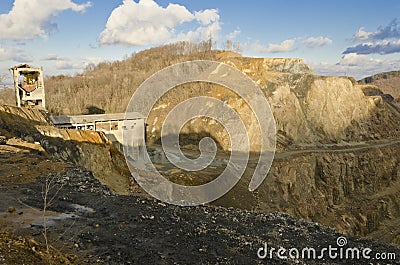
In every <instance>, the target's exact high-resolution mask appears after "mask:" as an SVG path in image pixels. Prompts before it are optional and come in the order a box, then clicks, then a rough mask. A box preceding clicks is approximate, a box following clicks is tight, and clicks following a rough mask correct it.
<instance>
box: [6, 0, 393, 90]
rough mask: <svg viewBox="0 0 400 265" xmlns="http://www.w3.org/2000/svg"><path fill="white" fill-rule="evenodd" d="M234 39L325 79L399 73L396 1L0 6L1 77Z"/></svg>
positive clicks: (45, 0) (189, 0) (97, 0)
mask: <svg viewBox="0 0 400 265" xmlns="http://www.w3.org/2000/svg"><path fill="white" fill-rule="evenodd" d="M209 36H212V38H213V40H214V41H215V45H216V48H223V43H225V42H226V41H227V40H231V41H233V42H236V43H240V46H241V48H242V49H243V51H242V54H243V55H245V56H252V57H300V58H303V59H304V60H305V61H306V62H307V63H308V64H310V65H311V66H312V67H313V68H314V70H315V71H316V72H317V73H319V74H322V75H349V76H355V77H356V78H357V79H359V78H362V77H365V76H368V75H372V74H375V73H378V72H383V71H390V70H400V1H398V0H379V1H378V0H374V1H372V0H363V1H357V0H326V1H321V0H313V1H311V0H307V1H302V0H264V1H262V0H246V1H244V0H91V1H87V0H1V1H0V76H6V77H7V79H6V81H5V82H6V83H9V82H10V81H11V74H10V73H9V72H8V70H7V69H8V68H9V67H11V66H14V65H16V64H19V63H28V64H32V65H34V66H43V68H44V71H45V74H47V75H58V74H70V75H74V74H76V73H80V72H82V70H83V69H84V68H85V66H86V65H88V64H90V63H98V62H101V61H114V60H122V59H123V58H125V57H126V56H130V55H131V54H132V53H133V52H137V51H140V50H143V49H146V48H149V47H153V46H157V45H160V44H165V43H170V42H174V41H179V40H189V41H200V40H205V39H208V38H209Z"/></svg>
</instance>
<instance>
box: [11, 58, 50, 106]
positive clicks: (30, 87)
mask: <svg viewBox="0 0 400 265" xmlns="http://www.w3.org/2000/svg"><path fill="white" fill-rule="evenodd" d="M10 71H11V72H12V73H13V78H14V89H15V97H16V103H17V106H18V107H21V106H22V107H24V106H25V107H27V106H31V107H36V108H43V109H45V108H46V102H45V90H44V82H43V69H42V68H35V67H31V66H29V65H27V64H20V65H17V66H14V67H12V68H10Z"/></svg>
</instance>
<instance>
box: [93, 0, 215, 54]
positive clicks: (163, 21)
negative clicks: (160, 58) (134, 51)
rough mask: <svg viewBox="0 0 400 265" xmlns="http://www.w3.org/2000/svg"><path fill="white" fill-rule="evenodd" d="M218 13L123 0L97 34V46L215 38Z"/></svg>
mask: <svg viewBox="0 0 400 265" xmlns="http://www.w3.org/2000/svg"><path fill="white" fill-rule="evenodd" d="M219 19H220V17H219V14H218V10H216V9H207V10H203V11H199V12H194V13H191V12H190V11H189V10H187V9H186V7H184V6H182V5H177V4H169V5H168V6H167V7H165V8H164V7H162V6H159V5H158V4H157V3H156V2H154V0H140V1H139V2H138V3H136V2H135V1H133V0H123V3H122V5H120V6H119V7H117V8H115V9H114V10H113V11H112V13H111V15H110V17H109V18H108V21H107V24H106V27H105V29H104V30H103V32H101V33H100V35H99V39H98V40H99V42H100V44H101V45H114V44H123V45H137V46H145V45H151V44H160V43H165V42H170V41H174V40H205V39H208V38H209V36H210V35H211V36H212V37H213V38H216V37H217V35H218V32H219V31H220V29H221V27H220V23H219ZM188 22H197V28H196V29H194V30H191V31H188V32H179V33H177V32H176V31H177V28H178V27H179V26H181V25H182V24H184V23H188Z"/></svg>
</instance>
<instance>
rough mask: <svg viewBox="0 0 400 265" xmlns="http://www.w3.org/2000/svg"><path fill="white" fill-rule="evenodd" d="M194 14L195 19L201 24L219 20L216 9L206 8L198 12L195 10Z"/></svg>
mask: <svg viewBox="0 0 400 265" xmlns="http://www.w3.org/2000/svg"><path fill="white" fill-rule="evenodd" d="M194 16H195V17H196V19H197V21H199V22H200V23H201V24H203V25H208V24H211V23H213V22H215V21H218V20H219V15H218V10H217V9H206V10H203V11H200V12H195V13H194Z"/></svg>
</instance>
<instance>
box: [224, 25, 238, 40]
mask: <svg viewBox="0 0 400 265" xmlns="http://www.w3.org/2000/svg"><path fill="white" fill-rule="evenodd" d="M240 33H242V32H241V30H240V29H239V28H237V29H235V30H234V31H232V32H231V33H229V34H228V35H226V38H227V39H228V40H234V39H236V38H237V36H239V35H240Z"/></svg>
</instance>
